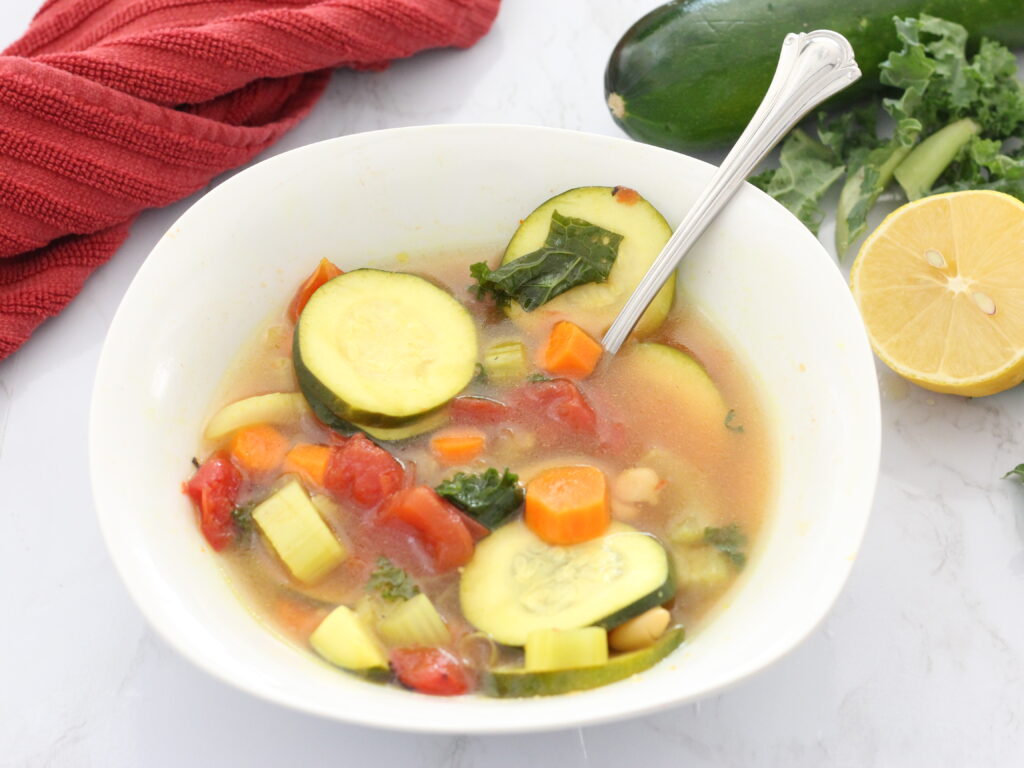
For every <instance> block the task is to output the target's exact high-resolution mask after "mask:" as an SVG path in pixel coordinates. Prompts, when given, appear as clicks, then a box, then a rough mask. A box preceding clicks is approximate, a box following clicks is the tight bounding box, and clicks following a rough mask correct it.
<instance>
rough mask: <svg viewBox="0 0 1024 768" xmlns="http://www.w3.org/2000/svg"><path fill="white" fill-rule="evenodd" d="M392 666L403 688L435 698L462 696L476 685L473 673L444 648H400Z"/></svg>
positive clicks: (394, 656)
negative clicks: (471, 674)
mask: <svg viewBox="0 0 1024 768" xmlns="http://www.w3.org/2000/svg"><path fill="white" fill-rule="evenodd" d="M391 664H392V666H393V667H394V668H395V674H396V675H397V676H398V679H399V681H401V683H402V685H405V686H407V687H409V688H412V689H413V690H414V691H419V692H420V693H429V694H430V695H431V696H461V695H462V694H464V693H468V692H469V690H470V688H471V687H472V685H473V679H472V677H471V676H470V674H469V671H468V670H467V669H466V668H465V667H464V666H462V664H461V663H460V662H459V661H458V659H456V658H455V657H454V656H453V655H452V654H451V653H449V652H448V651H446V650H444V649H443V648H396V649H395V650H393V651H391Z"/></svg>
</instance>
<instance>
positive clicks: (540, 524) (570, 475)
mask: <svg viewBox="0 0 1024 768" xmlns="http://www.w3.org/2000/svg"><path fill="white" fill-rule="evenodd" d="M610 520H611V513H610V511H609V504H608V483H607V482H606V481H605V477H604V473H603V472H602V471H601V470H600V469H598V468H597V467H591V466H586V465H581V466H572V467H552V468H551V469H547V470H544V471H543V472H541V473H540V474H539V475H537V476H536V477H534V478H533V479H532V480H531V481H530V482H529V483H527V485H526V524H527V525H528V526H529V527H530V530H532V531H533V532H534V533H536V534H537V535H538V536H539V537H540V538H541V539H543V540H544V541H546V542H547V543H548V544H578V543H580V542H581V541H589V540H590V539H593V538H596V537H598V536H600V535H601V534H602V533H604V531H605V529H606V528H607V527H608V523H609V521H610Z"/></svg>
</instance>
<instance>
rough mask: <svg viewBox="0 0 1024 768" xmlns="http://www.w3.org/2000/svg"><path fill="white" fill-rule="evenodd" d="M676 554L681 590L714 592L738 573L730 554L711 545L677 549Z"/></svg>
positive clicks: (678, 581)
mask: <svg viewBox="0 0 1024 768" xmlns="http://www.w3.org/2000/svg"><path fill="white" fill-rule="evenodd" d="M674 555H675V571H676V573H675V575H676V584H678V586H679V591H680V592H696V593H708V592H714V591H716V590H718V589H721V588H722V587H724V586H725V585H726V584H728V583H729V582H730V581H731V580H732V578H733V577H734V576H735V575H736V568H735V567H734V566H733V564H732V563H731V562H730V561H729V558H728V556H726V555H725V553H723V552H721V551H720V550H718V549H716V548H715V547H713V546H710V545H705V546H702V547H690V548H687V549H676V550H674Z"/></svg>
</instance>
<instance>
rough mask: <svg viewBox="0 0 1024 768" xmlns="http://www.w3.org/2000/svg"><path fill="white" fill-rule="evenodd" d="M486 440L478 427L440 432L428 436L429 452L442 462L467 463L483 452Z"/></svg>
mask: <svg viewBox="0 0 1024 768" xmlns="http://www.w3.org/2000/svg"><path fill="white" fill-rule="evenodd" d="M486 442H487V440H486V438H485V437H484V433H483V432H481V431H480V430H478V429H459V430H456V431H447V432H441V433H439V434H436V435H434V436H433V437H432V438H430V452H431V453H433V454H434V458H436V459H437V460H438V461H439V462H441V463H442V464H467V463H468V462H470V461H472V460H473V459H475V458H476V457H477V456H479V455H480V454H481V453H483V452H484V446H485V445H486Z"/></svg>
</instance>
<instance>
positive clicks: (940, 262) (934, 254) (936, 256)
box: [924, 248, 946, 269]
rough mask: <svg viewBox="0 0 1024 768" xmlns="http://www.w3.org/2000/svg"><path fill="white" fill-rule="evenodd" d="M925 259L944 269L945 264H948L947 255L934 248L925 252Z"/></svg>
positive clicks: (937, 267)
mask: <svg viewBox="0 0 1024 768" xmlns="http://www.w3.org/2000/svg"><path fill="white" fill-rule="evenodd" d="M924 260H925V261H927V262H928V263H929V264H931V265H932V266H933V267H935V268H936V269H942V268H943V267H944V266H946V259H945V257H943V255H942V254H941V253H939V252H938V251H936V250H934V249H933V248H929V249H928V250H927V251H925V252H924Z"/></svg>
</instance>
